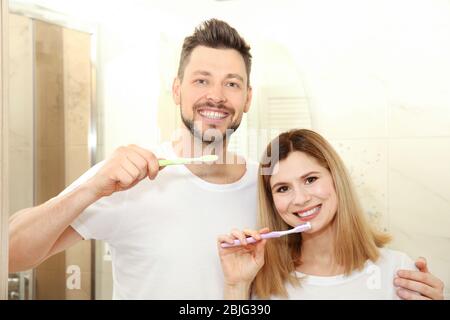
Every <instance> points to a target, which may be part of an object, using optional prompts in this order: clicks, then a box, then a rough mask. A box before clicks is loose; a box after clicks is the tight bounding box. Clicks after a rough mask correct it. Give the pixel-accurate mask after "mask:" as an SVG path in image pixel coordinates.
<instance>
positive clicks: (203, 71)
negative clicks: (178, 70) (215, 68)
mask: <svg viewBox="0 0 450 320" xmlns="http://www.w3.org/2000/svg"><path fill="white" fill-rule="evenodd" d="M192 74H193V75H197V74H199V75H202V76H211V72H209V71H205V70H197V71H194V72H193V73H192Z"/></svg>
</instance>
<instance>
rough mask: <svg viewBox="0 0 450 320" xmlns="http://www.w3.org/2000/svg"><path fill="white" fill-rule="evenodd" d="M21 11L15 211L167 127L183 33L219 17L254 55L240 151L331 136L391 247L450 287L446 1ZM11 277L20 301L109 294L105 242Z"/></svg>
mask: <svg viewBox="0 0 450 320" xmlns="http://www.w3.org/2000/svg"><path fill="white" fill-rule="evenodd" d="M9 11H10V13H9V27H10V30H9V51H10V64H9V74H10V77H9V101H10V103H9V206H10V212H11V214H13V213H14V212H16V211H18V210H20V209H23V208H26V207H30V206H34V205H38V204H40V203H42V202H44V201H46V200H48V199H49V198H51V197H53V196H55V195H57V194H58V193H59V192H61V191H62V190H63V189H64V188H65V186H67V185H69V184H70V183H71V182H72V181H73V180H75V178H77V177H78V176H79V175H81V174H82V173H83V172H84V171H86V170H87V169H88V168H89V167H90V166H92V165H93V164H95V163H96V162H98V161H101V160H103V159H104V158H105V157H107V156H108V155H109V154H111V152H112V151H113V150H114V149H115V148H116V147H118V146H120V145H123V144H130V143H135V144H138V145H142V146H151V145H155V144H157V143H159V142H161V141H164V140H168V139H170V137H171V134H172V133H173V131H174V130H175V128H176V127H177V126H178V121H179V119H178V117H179V110H178V109H177V107H176V106H175V105H174V103H173V101H172V97H171V85H172V81H173V79H174V77H175V75H176V71H177V67H178V58H179V53H180V50H181V44H182V41H183V39H184V37H186V36H188V35H190V34H191V33H192V32H193V30H194V28H195V27H196V26H197V25H198V24H199V23H201V22H202V21H203V20H206V19H209V18H213V17H215V18H219V19H223V20H225V21H227V22H228V23H229V24H230V25H232V26H233V27H235V28H236V29H237V30H238V32H240V34H241V35H242V36H243V37H244V38H245V39H246V40H247V42H248V43H249V44H250V45H251V47H252V54H253V57H254V59H253V68H252V75H251V83H252V85H253V88H254V93H255V94H254V99H253V103H252V106H251V109H250V112H249V113H248V115H246V116H245V117H244V120H243V122H242V124H241V127H240V128H239V130H238V132H237V133H236V134H234V136H233V140H232V142H231V147H232V149H234V150H236V151H237V152H239V153H241V154H243V155H245V156H247V157H250V158H252V159H254V160H258V158H259V155H260V153H261V148H262V147H264V146H265V144H266V143H267V142H268V141H269V139H270V138H271V137H273V136H275V135H276V134H277V133H278V132H280V131H284V130H287V129H291V128H299V127H304V128H311V129H314V130H316V131H318V132H319V133H321V134H322V135H324V136H325V137H326V138H327V139H329V140H330V141H331V142H332V143H333V145H334V146H335V147H336V149H337V151H338V152H339V153H340V155H341V156H342V157H343V159H344V161H345V163H346V164H347V167H348V169H349V170H350V172H351V174H352V177H353V179H354V182H355V184H356V186H357V191H358V193H359V195H360V197H361V199H362V203H363V206H364V208H365V210H366V212H367V214H368V215H369V216H370V218H371V220H372V221H373V223H375V224H377V225H378V227H379V228H381V229H384V230H386V231H389V232H390V233H392V235H393V237H394V241H393V242H392V243H391V244H390V247H391V248H394V249H398V250H402V251H404V252H406V253H408V254H409V255H410V257H411V258H413V259H416V258H417V257H418V256H424V257H426V258H427V260H428V263H429V268H430V270H431V271H432V272H433V273H434V274H435V275H436V276H438V277H439V278H440V279H442V280H443V281H444V282H445V284H446V298H447V299H448V298H450V255H449V253H450V58H449V57H450V41H449V39H450V1H449V0H409V1H406V0H389V1H388V0H376V1H375V0H373V1H371V0H341V1H331V0H330V1H325V0H295V1H294V0H291V1H288V0H281V1H280V0H277V1H275V0H273V1H256V0H228V1H225V0H222V1H219V0H216V1H214V0H190V1H182V0H180V1H177V0H169V1H168V0H164V1H163V0H127V1H120V0H117V1H111V0H110V1H106V0H89V1H87V0H78V1H68V0H64V1H63V0H29V1H14V0H10V1H9ZM8 282H9V298H10V299H110V298H111V296H112V271H111V261H110V255H109V252H108V247H107V245H106V244H105V243H103V242H100V241H84V242H82V243H80V244H78V245H76V246H74V247H73V248H71V249H69V250H67V251H66V252H63V253H60V254H58V255H56V256H54V257H52V258H50V259H49V260H48V261H46V262H44V263H43V264H41V265H40V266H39V267H37V268H36V269H34V270H29V271H27V272H22V273H17V274H10V275H9V281H8Z"/></svg>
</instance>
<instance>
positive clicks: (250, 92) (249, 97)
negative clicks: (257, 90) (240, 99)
mask: <svg viewBox="0 0 450 320" xmlns="http://www.w3.org/2000/svg"><path fill="white" fill-rule="evenodd" d="M252 96H253V89H252V87H251V86H249V87H248V89H247V101H246V102H245V106H244V113H247V112H248V110H249V109H250V104H251V103H252Z"/></svg>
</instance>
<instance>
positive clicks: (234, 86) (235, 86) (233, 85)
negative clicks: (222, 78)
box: [227, 82, 239, 88]
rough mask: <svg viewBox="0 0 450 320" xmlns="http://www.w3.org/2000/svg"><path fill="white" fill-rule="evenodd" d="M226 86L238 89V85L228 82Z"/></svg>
mask: <svg viewBox="0 0 450 320" xmlns="http://www.w3.org/2000/svg"><path fill="white" fill-rule="evenodd" d="M227 86H229V87H232V88H239V84H238V83H236V82H228V83H227Z"/></svg>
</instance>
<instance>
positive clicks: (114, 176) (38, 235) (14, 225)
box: [9, 145, 159, 272]
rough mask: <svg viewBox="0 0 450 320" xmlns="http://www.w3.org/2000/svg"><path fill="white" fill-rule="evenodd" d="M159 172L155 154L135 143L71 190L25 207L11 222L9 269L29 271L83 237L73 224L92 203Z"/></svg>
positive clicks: (119, 150)
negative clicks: (33, 205)
mask: <svg viewBox="0 0 450 320" xmlns="http://www.w3.org/2000/svg"><path fill="white" fill-rule="evenodd" d="M158 171H159V165H158V159H157V158H156V157H155V155H154V154H153V153H152V152H150V151H148V150H145V149H142V148H139V147H138V146H135V145H130V146H128V147H120V148H118V149H117V150H116V151H115V152H114V153H113V155H112V156H111V158H110V159H108V161H106V162H105V163H104V165H103V166H102V167H101V169H100V170H99V171H98V172H97V173H96V174H95V175H94V176H93V177H92V178H90V179H89V180H88V181H86V182H84V183H83V184H81V185H79V186H78V187H77V188H75V189H74V190H72V191H71V192H69V193H67V194H65V195H62V196H58V197H56V198H53V199H51V200H49V201H47V202H45V203H44V204H42V205H40V206H37V207H33V208H27V209H24V210H21V211H19V212H17V213H16V214H14V215H13V216H12V217H11V219H10V223H9V252H10V253H9V272H17V271H22V270H28V269H30V268H33V267H35V266H37V265H38V264H39V263H41V262H42V261H44V260H45V259H47V258H48V257H49V256H51V255H53V254H55V253H57V252H60V251H63V250H65V249H67V248H68V247H70V246H71V245H73V244H74V243H76V242H78V241H79V240H81V236H80V235H79V234H78V233H77V232H76V231H75V230H74V229H73V228H72V227H70V224H71V223H72V222H73V221H74V220H75V219H77V218H78V216H79V215H80V214H81V213H82V212H83V211H84V210H85V209H86V208H87V207H89V206H90V205H91V204H93V203H94V202H96V201H97V200H99V199H100V198H102V197H107V196H110V195H111V194H113V193H114V192H118V191H123V190H127V189H129V188H132V187H133V186H135V185H136V184H137V183H138V182H139V181H141V180H142V179H144V178H145V177H149V178H150V179H151V180H153V179H155V177H156V175H157V174H158Z"/></svg>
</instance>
